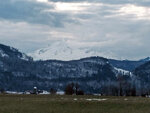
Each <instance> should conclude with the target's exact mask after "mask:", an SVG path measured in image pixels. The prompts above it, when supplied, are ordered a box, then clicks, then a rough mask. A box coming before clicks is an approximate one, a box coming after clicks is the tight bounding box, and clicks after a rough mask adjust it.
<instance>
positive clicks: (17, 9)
mask: <svg viewBox="0 0 150 113" xmlns="http://www.w3.org/2000/svg"><path fill="white" fill-rule="evenodd" d="M58 1H59V2H60V1H61V2H66V3H68V4H69V3H71V2H76V3H78V2H85V1H86V2H88V3H89V4H88V5H82V3H80V4H78V6H77V8H75V9H80V8H81V10H69V9H68V10H58V9H56V6H57V4H56V2H58ZM0 2H1V3H0V42H1V43H4V44H7V45H11V46H14V47H16V48H19V49H21V50H23V51H25V52H32V51H33V50H36V49H39V48H42V47H45V46H47V45H48V44H51V43H53V42H56V41H58V40H62V39H64V38H65V39H66V40H68V41H69V42H70V43H71V44H74V45H77V46H84V47H89V46H91V49H93V50H95V51H100V52H101V53H103V54H104V55H105V57H108V56H109V57H114V58H118V59H120V58H123V59H139V58H142V57H146V56H149V53H150V50H149V49H147V48H149V47H150V46H149V43H150V40H149V36H150V33H149V29H150V19H149V18H148V17H149V15H150V14H149V13H148V12H146V11H147V9H143V8H148V7H147V6H148V5H147V4H150V3H149V1H146V0H143V1H140V0H126V1H125V0H115V1H112V0H92V1H91V0H50V3H51V2H52V3H51V4H48V3H44V2H43V3H42V2H36V1H35V0H30V1H28V0H26V1H25V0H0ZM60 5H61V4H60ZM130 5H134V6H135V8H136V9H135V10H133V11H132V10H130ZM139 6H141V7H142V9H141V10H144V11H141V12H140V10H139ZM73 7H76V6H73ZM122 7H127V9H129V11H130V12H123V11H122V10H121V12H120V9H121V8H122ZM61 8H62V7H61ZM82 8H83V10H82ZM131 9H132V7H131ZM137 9H138V10H137ZM125 11H126V10H125Z"/></svg>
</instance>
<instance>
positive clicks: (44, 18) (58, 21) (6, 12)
mask: <svg viewBox="0 0 150 113" xmlns="http://www.w3.org/2000/svg"><path fill="white" fill-rule="evenodd" d="M53 8H54V6H53V5H50V4H45V3H41V2H36V1H31V0H30V1H28V0H0V19H3V20H10V21H14V22H20V21H24V22H28V23H35V24H44V25H50V26H54V27H63V24H64V22H68V21H70V22H73V20H71V18H68V17H67V14H62V13H57V12H46V10H50V9H53Z"/></svg>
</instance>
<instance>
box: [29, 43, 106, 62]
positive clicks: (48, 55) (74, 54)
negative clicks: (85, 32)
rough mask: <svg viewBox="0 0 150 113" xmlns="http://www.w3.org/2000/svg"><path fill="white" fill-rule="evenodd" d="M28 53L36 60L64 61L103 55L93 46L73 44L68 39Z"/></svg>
mask: <svg viewBox="0 0 150 113" xmlns="http://www.w3.org/2000/svg"><path fill="white" fill-rule="evenodd" d="M28 55H30V56H32V57H33V58H34V60H49V59H56V60H63V61H69V60H78V59H81V58H85V57H91V56H103V55H102V53H100V52H99V51H95V50H94V49H92V48H91V47H77V46H72V45H71V44H69V43H67V42H66V41H58V42H56V43H53V44H52V45H49V46H48V47H46V48H42V49H39V50H36V51H35V52H33V53H29V54H28Z"/></svg>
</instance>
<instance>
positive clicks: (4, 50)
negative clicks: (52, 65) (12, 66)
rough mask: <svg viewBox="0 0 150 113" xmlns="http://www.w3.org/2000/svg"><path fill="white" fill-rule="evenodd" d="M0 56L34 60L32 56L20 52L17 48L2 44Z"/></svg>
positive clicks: (0, 45)
mask: <svg viewBox="0 0 150 113" xmlns="http://www.w3.org/2000/svg"><path fill="white" fill-rule="evenodd" d="M0 57H2V58H14V59H17V58H18V59H22V60H32V58H31V57H29V56H27V55H26V54H24V53H21V52H19V51H18V50H17V49H15V48H13V47H10V46H6V45H3V44H0Z"/></svg>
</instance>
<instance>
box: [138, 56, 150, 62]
mask: <svg viewBox="0 0 150 113" xmlns="http://www.w3.org/2000/svg"><path fill="white" fill-rule="evenodd" d="M140 61H144V62H147V61H150V57H146V58H144V59H141V60H140Z"/></svg>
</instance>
